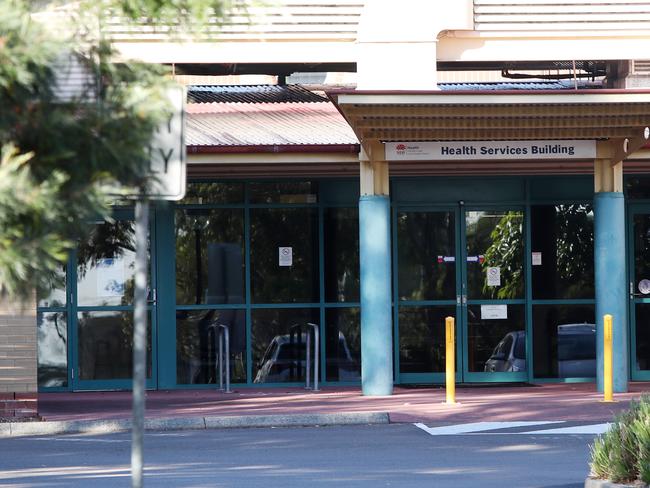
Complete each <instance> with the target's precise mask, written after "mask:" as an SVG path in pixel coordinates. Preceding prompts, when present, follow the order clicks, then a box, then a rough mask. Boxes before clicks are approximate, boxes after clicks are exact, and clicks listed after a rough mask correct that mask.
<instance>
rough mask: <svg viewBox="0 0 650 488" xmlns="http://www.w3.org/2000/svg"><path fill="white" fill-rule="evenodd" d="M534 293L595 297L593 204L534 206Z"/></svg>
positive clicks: (553, 296) (539, 296) (550, 296)
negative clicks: (536, 256) (537, 257)
mask: <svg viewBox="0 0 650 488" xmlns="http://www.w3.org/2000/svg"><path fill="white" fill-rule="evenodd" d="M531 210H532V211H531V240H532V248H531V251H534V252H539V253H540V256H541V264H533V267H532V270H531V271H532V283H533V297H534V298H537V299H559V298H593V296H594V266H593V256H594V232H593V228H594V224H593V208H592V206H591V205H590V204H569V205H537V206H533V207H532V209H531Z"/></svg>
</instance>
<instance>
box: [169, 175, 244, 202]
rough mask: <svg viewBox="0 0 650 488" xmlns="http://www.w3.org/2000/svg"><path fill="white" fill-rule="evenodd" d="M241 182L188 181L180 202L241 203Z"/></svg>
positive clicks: (242, 198)
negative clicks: (183, 196)
mask: <svg viewBox="0 0 650 488" xmlns="http://www.w3.org/2000/svg"><path fill="white" fill-rule="evenodd" d="M243 202H244V184H243V183H209V182H198V181H196V182H189V183H188V184H187V191H186V192H185V198H183V200H181V201H180V202H179V203H180V204H192V203H194V204H197V203H198V204H215V205H216V204H225V203H243Z"/></svg>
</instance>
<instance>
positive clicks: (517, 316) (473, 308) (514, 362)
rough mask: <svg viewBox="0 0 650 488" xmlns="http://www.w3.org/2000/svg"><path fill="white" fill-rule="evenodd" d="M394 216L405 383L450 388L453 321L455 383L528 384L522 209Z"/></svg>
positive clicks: (415, 212)
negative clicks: (448, 341) (451, 322)
mask: <svg viewBox="0 0 650 488" xmlns="http://www.w3.org/2000/svg"><path fill="white" fill-rule="evenodd" d="M395 217H396V220H395V222H396V225H395V234H396V235H395V238H396V239H395V240H396V242H397V252H396V258H395V268H396V272H395V275H396V289H397V300H396V303H395V305H396V308H397V310H396V312H395V319H396V320H395V321H396V323H397V324H398V326H397V330H396V336H397V337H398V338H399V339H398V341H396V343H397V348H398V355H397V361H396V362H397V366H398V368H397V371H398V379H399V381H400V382H401V383H431V382H442V381H444V372H445V326H444V324H445V317H447V316H453V317H455V318H456V344H457V351H456V356H457V381H526V380H527V379H528V374H527V372H526V371H527V369H526V354H525V352H526V327H525V323H526V321H525V292H524V289H525V286H524V284H525V279H524V242H525V240H524V234H523V220H524V218H523V210H519V209H512V208H490V209H485V208H480V209H479V208H472V209H465V208H464V207H463V206H458V207H457V208H446V209H445V208H441V209H399V210H397V211H396V216H395Z"/></svg>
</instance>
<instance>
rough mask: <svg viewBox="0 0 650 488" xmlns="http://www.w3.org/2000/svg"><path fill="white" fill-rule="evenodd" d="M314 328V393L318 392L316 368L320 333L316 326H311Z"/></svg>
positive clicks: (318, 359) (317, 365)
mask: <svg viewBox="0 0 650 488" xmlns="http://www.w3.org/2000/svg"><path fill="white" fill-rule="evenodd" d="M311 326H312V327H313V328H314V391H318V367H319V364H318V363H319V362H320V332H319V330H318V325H316V324H311Z"/></svg>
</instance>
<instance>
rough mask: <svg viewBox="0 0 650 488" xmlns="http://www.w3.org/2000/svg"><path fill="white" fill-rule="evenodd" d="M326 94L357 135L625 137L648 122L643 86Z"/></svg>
mask: <svg viewBox="0 0 650 488" xmlns="http://www.w3.org/2000/svg"><path fill="white" fill-rule="evenodd" d="M328 95H329V96H330V98H331V99H332V100H333V101H334V102H335V103H336V105H337V106H338V108H339V110H340V111H341V113H342V114H343V116H344V117H345V119H346V120H347V121H348V123H349V124H350V127H352V129H353V130H354V132H355V134H356V135H357V137H358V138H359V140H360V141H362V142H363V141H367V140H374V141H377V140H378V141H382V142H388V141H394V142H397V141H506V140H508V141H515V140H559V139H591V140H619V139H620V140H624V139H626V138H629V139H634V138H638V137H640V136H641V134H643V130H644V129H645V128H646V127H648V126H650V91H648V90H635V91H632V90H625V91H622V90H578V91H571V92H568V91H564V92H558V91H538V90H535V91H502V92H494V91H489V92H486V91H480V92H477V91H472V92H458V91H457V92H445V91H436V92H376V91H352V90H345V91H333V92H329V93H328Z"/></svg>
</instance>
